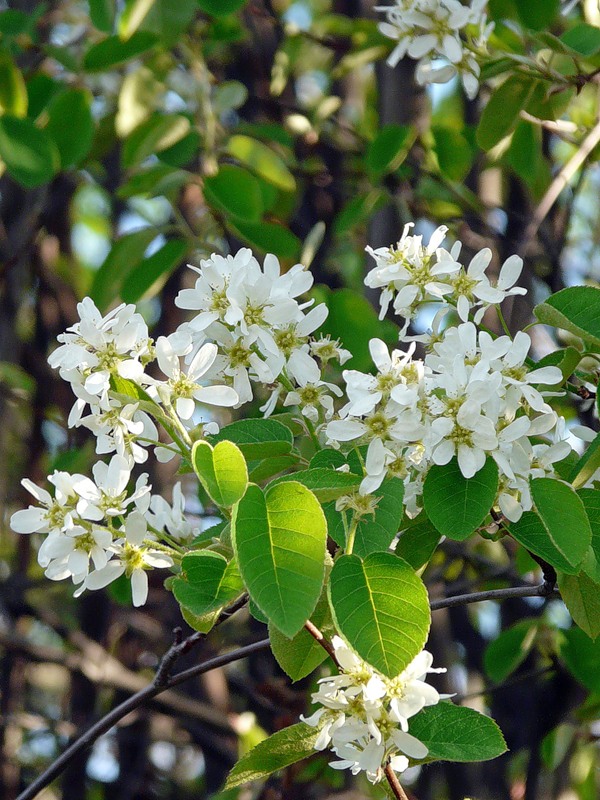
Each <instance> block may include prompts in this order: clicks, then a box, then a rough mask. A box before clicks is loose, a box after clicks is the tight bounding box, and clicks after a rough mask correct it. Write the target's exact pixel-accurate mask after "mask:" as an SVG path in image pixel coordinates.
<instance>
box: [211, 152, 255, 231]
mask: <svg viewBox="0 0 600 800" xmlns="http://www.w3.org/2000/svg"><path fill="white" fill-rule="evenodd" d="M204 196H205V197H206V199H207V200H208V202H209V203H210V205H211V206H214V207H216V208H217V210H218V211H224V212H225V213H226V214H230V215H231V216H232V217H236V218H238V219H242V220H248V221H250V222H258V221H259V220H260V218H261V216H262V213H263V202H262V192H261V190H260V184H259V183H258V181H257V179H256V178H255V177H254V175H252V174H251V173H250V172H248V171H247V170H245V169H242V167H236V166H235V165H234V164H223V165H222V166H221V167H220V168H219V171H218V172H217V174H216V175H213V176H211V177H208V178H205V179H204Z"/></svg>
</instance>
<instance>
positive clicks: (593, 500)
mask: <svg viewBox="0 0 600 800" xmlns="http://www.w3.org/2000/svg"><path fill="white" fill-rule="evenodd" d="M577 494H578V495H579V497H580V498H581V502H582V503H583V507H584V508H585V513H586V514H587V517H588V519H589V521H590V527H591V529H592V550H593V551H594V554H595V555H596V559H597V560H598V561H600V491H598V489H580V490H579V491H578V492H577Z"/></svg>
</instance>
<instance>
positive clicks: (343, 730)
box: [302, 636, 446, 783]
mask: <svg viewBox="0 0 600 800" xmlns="http://www.w3.org/2000/svg"><path fill="white" fill-rule="evenodd" d="M332 644H333V647H334V649H335V657H336V660H337V662H338V664H339V666H340V668H341V670H342V671H341V672H340V674H339V675H334V676H332V677H328V678H321V680H320V681H319V690H318V691H317V692H315V693H314V694H313V695H312V701H313V703H318V704H319V705H320V708H318V709H317V710H316V711H315V712H314V714H312V715H311V716H310V717H308V718H302V719H304V722H305V723H306V724H308V725H310V726H311V727H314V728H317V729H318V731H319V734H318V737H317V740H316V743H315V749H316V750H325V749H326V748H329V749H330V750H332V751H333V752H334V753H335V755H336V756H338V758H339V761H333V762H331V764H330V766H332V767H333V768H334V769H349V770H351V772H352V774H353V775H357V774H358V773H359V772H365V773H366V776H367V778H368V779H369V780H370V781H371V782H372V783H376V782H377V781H380V780H381V779H382V777H383V767H384V766H385V765H386V764H387V763H388V762H389V763H390V765H391V766H392V768H393V769H394V770H395V771H396V772H404V770H405V769H407V768H408V766H409V758H413V759H422V758H425V757H426V756H427V753H428V749H427V747H426V746H425V745H424V744H423V743H422V742H421V741H419V739H417V738H416V737H414V736H412V735H411V734H410V733H408V729H409V722H408V720H409V719H410V718H411V717H413V716H414V715H415V714H417V713H418V712H419V711H421V709H423V708H424V707H425V706H432V705H435V704H436V703H438V702H439V701H440V700H441V699H443V698H444V695H440V694H438V692H437V691H436V690H435V689H434V688H433V687H432V686H430V685H429V684H427V683H426V682H425V678H426V676H427V674H428V673H430V672H445V671H446V670H445V669H432V667H431V664H432V661H433V659H432V656H431V654H430V653H429V652H427V650H422V651H421V652H420V653H419V655H417V656H416V657H415V658H414V659H413V661H412V662H411V663H410V664H409V665H408V667H406V669H405V670H404V671H403V672H401V673H400V675H398V676H397V677H395V678H387V677H385V676H384V675H381V674H380V673H379V672H377V671H376V670H375V669H373V667H371V666H370V665H369V664H367V663H366V662H365V661H363V660H362V659H361V658H359V657H358V656H357V655H356V653H354V652H353V651H352V650H351V649H350V648H349V647H348V646H347V645H346V643H345V642H344V641H343V640H342V639H341V638H340V637H339V636H334V637H333V640H332Z"/></svg>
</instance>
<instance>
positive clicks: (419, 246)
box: [365, 222, 526, 333]
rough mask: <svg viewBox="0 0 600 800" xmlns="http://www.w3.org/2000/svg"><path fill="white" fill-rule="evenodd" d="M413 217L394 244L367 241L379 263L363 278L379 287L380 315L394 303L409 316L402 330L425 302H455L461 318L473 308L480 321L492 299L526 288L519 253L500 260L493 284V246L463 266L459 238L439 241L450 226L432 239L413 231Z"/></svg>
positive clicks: (498, 300)
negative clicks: (372, 244) (425, 241)
mask: <svg viewBox="0 0 600 800" xmlns="http://www.w3.org/2000/svg"><path fill="white" fill-rule="evenodd" d="M412 227H413V223H412V222H409V223H408V224H407V225H405V226H404V230H403V232H402V236H401V237H400V240H399V241H398V243H397V244H396V245H392V246H390V247H379V248H377V249H376V250H374V249H373V248H372V247H367V252H368V253H369V254H370V255H371V256H373V258H374V259H375V262H376V266H375V267H374V268H373V269H372V270H370V272H369V273H368V274H367V276H366V278H365V284H366V285H367V286H369V287H370V288H372V289H381V290H382V292H381V297H380V308H381V311H380V319H383V317H384V316H385V315H386V313H387V311H388V308H389V305H390V303H392V307H393V309H394V312H395V313H396V314H397V315H398V316H401V317H404V319H405V326H404V329H403V333H404V332H406V329H407V328H408V324H409V323H410V321H411V320H412V319H414V317H415V315H416V313H417V311H418V308H419V306H420V304H421V303H425V302H438V303H442V304H444V306H445V307H446V308H448V307H450V306H452V307H455V308H456V310H457V312H458V315H459V317H460V319H461V320H463V322H466V320H467V319H468V318H469V313H470V312H474V314H473V317H474V320H475V322H476V323H479V322H481V320H482V318H483V315H484V313H485V311H486V309H488V308H489V307H490V306H491V305H497V304H499V303H502V302H503V301H504V300H505V299H506V298H507V297H510V296H512V295H517V294H526V290H525V289H523V288H521V287H519V286H515V285H514V284H515V283H516V282H517V280H518V279H519V276H520V274H521V270H522V269H523V261H522V259H521V258H519V256H514V255H513V256H510V257H509V258H508V259H507V260H506V261H505V262H504V264H503V265H502V268H501V270H500V274H499V276H498V280H497V282H496V284H495V285H493V284H492V283H491V281H490V279H489V278H488V276H487V275H486V272H485V271H486V269H487V268H488V267H489V265H490V262H491V260H492V251H491V250H490V249H489V248H487V247H486V248H484V249H483V250H480V251H479V252H478V253H476V255H475V256H474V257H473V258H472V259H471V261H470V262H469V266H468V267H464V266H463V265H462V264H461V263H460V262H459V261H458V258H459V257H460V251H461V243H460V242H456V243H455V244H454V245H453V247H452V248H451V250H450V251H448V250H446V249H445V248H443V247H441V244H442V242H443V241H444V239H445V238H446V233H447V231H448V229H447V228H446V227H445V226H444V225H440V227H439V228H437V229H436V230H435V231H434V233H433V234H432V235H431V238H430V240H429V244H428V245H427V246H425V245H424V244H423V237H422V236H414V235H412V234H411V233H410V230H411V228H412Z"/></svg>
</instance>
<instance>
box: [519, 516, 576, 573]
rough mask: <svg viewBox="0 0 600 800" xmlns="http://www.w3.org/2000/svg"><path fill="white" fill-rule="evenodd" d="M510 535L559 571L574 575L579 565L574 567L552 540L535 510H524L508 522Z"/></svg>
mask: <svg viewBox="0 0 600 800" xmlns="http://www.w3.org/2000/svg"><path fill="white" fill-rule="evenodd" d="M509 529H510V533H511V536H512V537H513V538H514V539H516V540H517V542H519V544H522V545H523V547H525V548H526V549H527V550H530V551H531V552H532V553H535V555H536V556H539V557H540V558H543V559H544V561H547V562H548V563H549V564H551V565H552V566H553V567H555V568H556V569H558V570H560V571H561V572H567V573H568V574H570V575H576V574H577V573H578V572H579V567H578V566H577V567H574V566H573V565H572V564H571V563H570V562H569V561H567V559H566V558H565V557H564V556H563V554H562V553H561V552H560V550H558V548H557V547H556V546H555V545H554V543H553V542H552V539H551V538H550V536H549V535H548V531H547V530H546V528H545V527H544V524H543V522H542V520H541V519H540V518H539V517H538V515H537V514H536V513H535V511H525V512H524V514H523V516H522V517H521V519H520V520H519V521H518V522H511V524H510V528H509Z"/></svg>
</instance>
